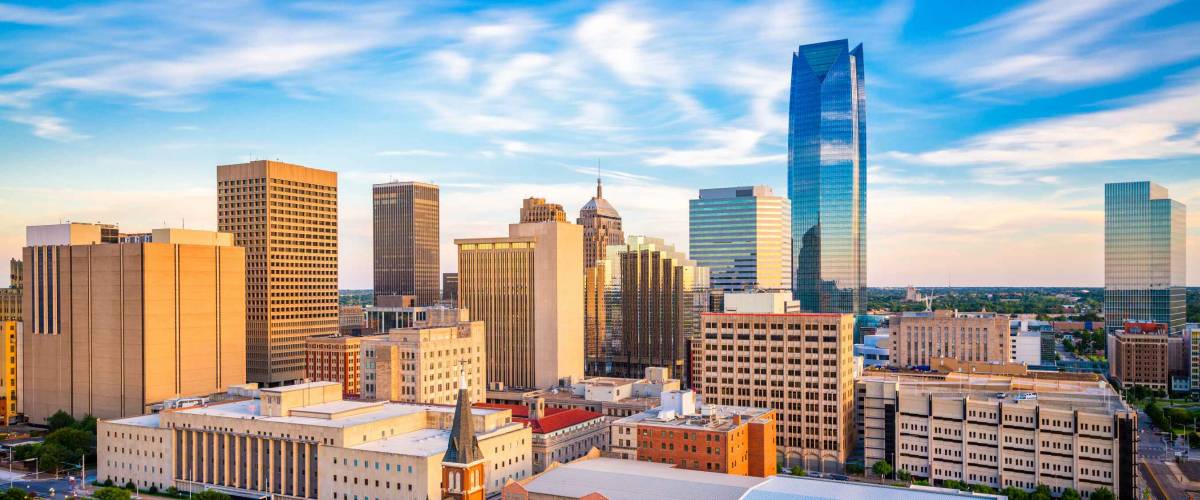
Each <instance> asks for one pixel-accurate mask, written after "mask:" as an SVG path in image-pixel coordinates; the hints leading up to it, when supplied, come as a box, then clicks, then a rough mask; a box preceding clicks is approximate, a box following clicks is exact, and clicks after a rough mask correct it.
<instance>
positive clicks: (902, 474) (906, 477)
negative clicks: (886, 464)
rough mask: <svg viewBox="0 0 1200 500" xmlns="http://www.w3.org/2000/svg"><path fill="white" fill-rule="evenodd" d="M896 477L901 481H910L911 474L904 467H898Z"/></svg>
mask: <svg viewBox="0 0 1200 500" xmlns="http://www.w3.org/2000/svg"><path fill="white" fill-rule="evenodd" d="M896 478H897V479H899V480H901V481H912V474H911V473H909V472H908V471H906V470H904V469H900V471H899V472H897V473H896Z"/></svg>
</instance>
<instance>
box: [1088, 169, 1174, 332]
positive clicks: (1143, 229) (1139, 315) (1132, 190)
mask: <svg viewBox="0 0 1200 500" xmlns="http://www.w3.org/2000/svg"><path fill="white" fill-rule="evenodd" d="M1186 238H1187V207H1186V206H1185V205H1184V204H1183V203H1180V202H1178V201H1175V200H1172V199H1171V198H1169V197H1168V193H1167V188H1164V187H1162V186H1160V185H1158V184H1155V183H1153V182H1148V181H1142V182H1115V183H1109V184H1105V185H1104V323H1105V325H1104V326H1105V329H1106V330H1107V331H1110V332H1111V331H1114V330H1117V329H1120V328H1122V327H1123V326H1124V323H1125V322H1126V321H1132V322H1142V321H1153V322H1155V323H1165V324H1167V325H1169V328H1170V331H1171V333H1176V332H1180V331H1183V326H1184V323H1185V321H1186V316H1187V304H1186V294H1187V291H1186V283H1185V282H1186V280H1187V262H1186V259H1187V239H1186Z"/></svg>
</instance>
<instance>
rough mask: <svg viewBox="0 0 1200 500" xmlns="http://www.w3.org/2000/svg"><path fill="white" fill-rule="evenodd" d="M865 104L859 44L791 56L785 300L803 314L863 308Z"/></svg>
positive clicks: (812, 48)
mask: <svg viewBox="0 0 1200 500" xmlns="http://www.w3.org/2000/svg"><path fill="white" fill-rule="evenodd" d="M866 105H867V93H866V85H865V76H864V73H863V50H862V45H859V46H857V47H855V48H854V50H849V44H848V43H847V42H846V40H835V41H831V42H822V43H817V44H812V45H802V46H800V49H799V50H797V51H796V52H795V53H794V54H792V89H791V105H790V109H789V113H788V198H789V199H790V200H791V201H792V255H793V257H792V265H793V270H792V279H793V280H794V283H795V284H794V285H793V286H792V295H793V296H794V297H796V299H797V300H799V301H800V307H801V309H802V310H804V311H808V312H837V313H843V312H848V313H855V314H861V313H862V312H864V311H863V309H864V307H865V306H866V298H865V292H866V287H867V109H866V107H867V106H866Z"/></svg>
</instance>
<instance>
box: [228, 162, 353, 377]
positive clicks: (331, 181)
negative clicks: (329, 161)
mask: <svg viewBox="0 0 1200 500" xmlns="http://www.w3.org/2000/svg"><path fill="white" fill-rule="evenodd" d="M217 226H218V228H219V230H221V231H225V232H230V233H233V235H234V239H235V241H236V242H237V245H238V246H241V247H244V248H245V249H246V292H247V293H246V378H247V379H248V380H249V381H251V382H257V383H259V384H262V385H267V386H274V385H280V384H288V383H293V382H296V381H298V380H300V379H302V378H304V341H305V340H306V339H307V338H308V337H311V336H313V335H329V334H332V333H336V332H337V330H338V288H337V285H338V282H337V277H338V268H337V259H338V250H337V249H338V241H337V235H338V232H337V173H336V172H329V171H325V170H317V169H315V168H308V167H302V166H300V165H292V164H290V163H282V162H278V161H269V160H258V161H252V162H250V163H241V164H237V165H220V166H218V167H217Z"/></svg>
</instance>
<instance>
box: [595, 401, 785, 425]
mask: <svg viewBox="0 0 1200 500" xmlns="http://www.w3.org/2000/svg"><path fill="white" fill-rule="evenodd" d="M701 406H703V407H704V408H711V409H712V410H713V412H714V415H713V417H714V418H710V417H709V416H707V415H699V414H697V415H675V418H672V419H670V420H663V419H660V418H659V411H660V410H659V409H657V408H653V409H649V410H646V411H643V412H641V413H635V414H633V415H630V416H628V417H624V418H621V419H620V420H618V421H619V422H621V423H622V424H646V425H656V426H662V427H677V428H689V429H697V430H714V431H716V430H732V429H733V428H734V426H733V417H734V416H735V415H740V416H741V417H742V419H743V422H753V421H755V420H758V419H760V418H761V417H762V416H763V415H766V414H767V413H770V412H772V411H774V410H772V409H770V408H757V407H753V406H725V405H699V404H697V405H696V412H697V413H699V412H700V408H701Z"/></svg>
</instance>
